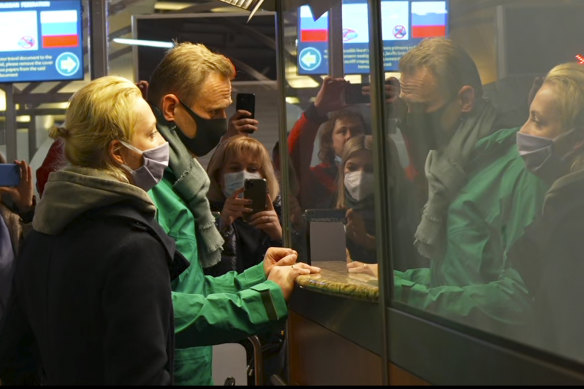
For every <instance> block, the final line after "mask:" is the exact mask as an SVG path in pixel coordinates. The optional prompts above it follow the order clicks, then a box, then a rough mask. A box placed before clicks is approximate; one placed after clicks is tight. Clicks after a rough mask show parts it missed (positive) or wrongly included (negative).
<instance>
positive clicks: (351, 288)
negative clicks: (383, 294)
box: [296, 261, 379, 301]
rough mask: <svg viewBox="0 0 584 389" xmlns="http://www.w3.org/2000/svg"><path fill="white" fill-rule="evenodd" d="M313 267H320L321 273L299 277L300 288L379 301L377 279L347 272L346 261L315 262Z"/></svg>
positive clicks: (297, 281) (297, 280)
mask: <svg viewBox="0 0 584 389" xmlns="http://www.w3.org/2000/svg"><path fill="white" fill-rule="evenodd" d="M312 265H314V266H318V267H320V269H321V271H320V273H317V274H309V275H301V276H298V277H297V278H296V283H297V284H298V285H299V286H301V287H303V288H307V289H313V290H315V291H319V292H322V293H330V294H335V295H343V296H348V297H354V298H358V299H365V300H370V301H377V299H378V297H379V283H378V280H377V278H375V277H373V276H370V275H368V274H364V273H349V272H347V263H346V262H345V261H313V262H312Z"/></svg>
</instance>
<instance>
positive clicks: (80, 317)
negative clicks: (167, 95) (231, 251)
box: [0, 76, 188, 385]
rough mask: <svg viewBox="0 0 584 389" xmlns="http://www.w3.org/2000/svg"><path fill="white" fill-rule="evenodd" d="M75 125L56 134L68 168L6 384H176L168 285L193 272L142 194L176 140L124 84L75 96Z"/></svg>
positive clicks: (33, 246) (19, 314)
mask: <svg viewBox="0 0 584 389" xmlns="http://www.w3.org/2000/svg"><path fill="white" fill-rule="evenodd" d="M66 123H67V125H66V127H65V128H58V129H55V131H56V132H57V133H56V134H53V135H57V136H58V137H60V138H62V139H63V141H64V147H65V154H66V156H67V160H68V162H69V165H68V166H66V167H65V168H63V169H62V170H60V171H57V172H54V173H52V174H51V176H50V177H49V180H48V182H47V184H46V187H45V192H44V195H43V198H42V200H40V201H39V203H38V204H37V206H36V211H35V215H34V219H33V231H31V232H30V234H29V235H28V236H27V237H26V239H25V242H24V247H23V250H22V253H21V256H20V257H19V259H18V261H17V267H16V272H15V278H14V280H15V284H14V290H13V300H12V305H11V306H10V308H9V309H10V311H9V312H8V317H7V321H6V323H5V326H4V327H3V328H2V333H1V334H0V338H1V339H2V341H1V342H0V377H1V379H2V381H3V383H4V384H9V383H11V382H13V383H23V381H24V382H27V381H28V383H30V382H34V380H40V383H41V384H46V385H87V384H90V385H108V384H109V385H119V384H121V385H124V384H135V385H144V384H154V385H163V384H164V385H168V384H172V382H173V380H172V366H173V352H174V336H173V334H174V332H173V309H172V301H171V289H170V281H171V278H173V277H175V276H177V275H178V273H180V271H182V270H183V269H184V268H185V267H186V266H188V264H187V263H186V261H185V260H184V258H183V257H182V256H180V254H178V252H175V249H174V247H175V246H174V242H173V241H172V240H171V239H170V238H169V237H168V236H167V235H166V234H165V233H164V232H163V231H162V230H161V228H160V226H159V225H158V224H157V223H156V219H155V213H156V208H155V206H154V204H153V203H152V200H150V198H149V197H148V195H147V193H146V192H145V191H146V190H149V189H150V188H151V187H152V186H154V185H155V184H156V183H157V182H158V181H159V180H160V179H161V178H162V174H163V172H164V169H165V168H166V166H167V165H168V155H169V148H168V143H167V142H166V141H165V140H164V138H163V137H162V136H161V135H160V134H159V133H158V131H157V130H156V119H155V117H154V115H153V113H152V111H151V109H150V107H149V106H148V104H147V103H146V101H145V100H144V99H143V98H142V96H141V93H140V90H139V89H138V88H137V87H136V86H135V85H134V83H132V82H131V81H129V80H126V79H124V78H121V77H115V76H107V77H102V78H99V79H96V80H93V81H92V82H90V83H89V84H88V85H87V86H85V87H83V88H81V89H80V90H79V91H77V92H76V93H75V94H74V95H73V97H72V98H71V101H70V105H69V108H68V110H67V113H66ZM40 371H42V375H41V376H40V377H34V376H35V373H37V372H40ZM23 377H27V378H23ZM31 380H32V381H31Z"/></svg>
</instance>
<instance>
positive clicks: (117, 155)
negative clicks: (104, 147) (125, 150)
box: [108, 139, 125, 165]
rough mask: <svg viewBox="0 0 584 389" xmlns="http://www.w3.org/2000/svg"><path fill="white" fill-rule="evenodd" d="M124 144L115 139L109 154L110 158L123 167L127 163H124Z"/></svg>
mask: <svg viewBox="0 0 584 389" xmlns="http://www.w3.org/2000/svg"><path fill="white" fill-rule="evenodd" d="M121 150H122V144H121V143H120V141H119V140H117V139H114V140H112V141H111V142H110V144H109V147H108V154H109V156H110V158H111V159H113V160H114V161H116V162H117V163H119V164H120V165H123V164H124V163H125V161H124V157H123V156H122V152H121Z"/></svg>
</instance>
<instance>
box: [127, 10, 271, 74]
mask: <svg viewBox="0 0 584 389" xmlns="http://www.w3.org/2000/svg"><path fill="white" fill-rule="evenodd" d="M248 16H249V13H247V12H246V13H243V12H242V13H200V14H174V15H172V14H169V15H165V14H161V15H136V16H134V19H133V23H132V33H133V37H134V38H136V39H138V40H153V41H164V42H168V43H170V42H172V41H176V42H178V43H181V42H193V43H202V44H204V45H205V46H207V47H208V48H209V49H210V50H211V51H214V52H217V53H221V54H223V55H225V56H226V57H228V58H229V59H230V60H231V61H232V62H233V64H234V65H235V68H236V69H237V75H236V77H235V79H234V81H236V82H237V81H258V80H260V81H266V80H272V81H274V80H276V79H277V67H276V43H275V42H276V18H275V14H274V13H273V12H258V13H256V14H255V15H254V17H253V18H252V19H251V20H250V21H249V23H248V22H247V18H248ZM167 50H168V49H166V48H159V47H149V46H142V45H138V46H135V51H134V53H135V57H134V58H135V66H136V69H135V77H137V80H149V79H150V76H151V74H152V72H153V71H154V69H155V68H156V66H157V65H158V63H159V62H160V60H162V58H163V57H164V54H165V53H166V51H167Z"/></svg>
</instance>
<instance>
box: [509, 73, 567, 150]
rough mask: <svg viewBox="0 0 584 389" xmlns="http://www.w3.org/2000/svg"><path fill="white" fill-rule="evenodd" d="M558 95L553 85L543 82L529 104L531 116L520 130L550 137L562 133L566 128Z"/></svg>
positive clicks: (529, 133) (524, 132)
mask: <svg viewBox="0 0 584 389" xmlns="http://www.w3.org/2000/svg"><path fill="white" fill-rule="evenodd" d="M556 96H557V93H556V90H555V87H554V86H553V85H551V84H543V85H542V86H541V88H539V90H538V91H537V93H536V95H535V97H534V98H533V101H532V102H531V105H530V106H529V118H528V119H527V121H526V122H525V124H524V125H523V127H521V130H520V132H522V133H523V134H528V135H535V136H540V137H543V138H549V139H553V138H555V137H557V136H558V135H560V134H561V133H562V132H563V130H564V128H563V126H562V120H561V119H562V118H561V113H560V107H559V103H558V100H557V98H556Z"/></svg>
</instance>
